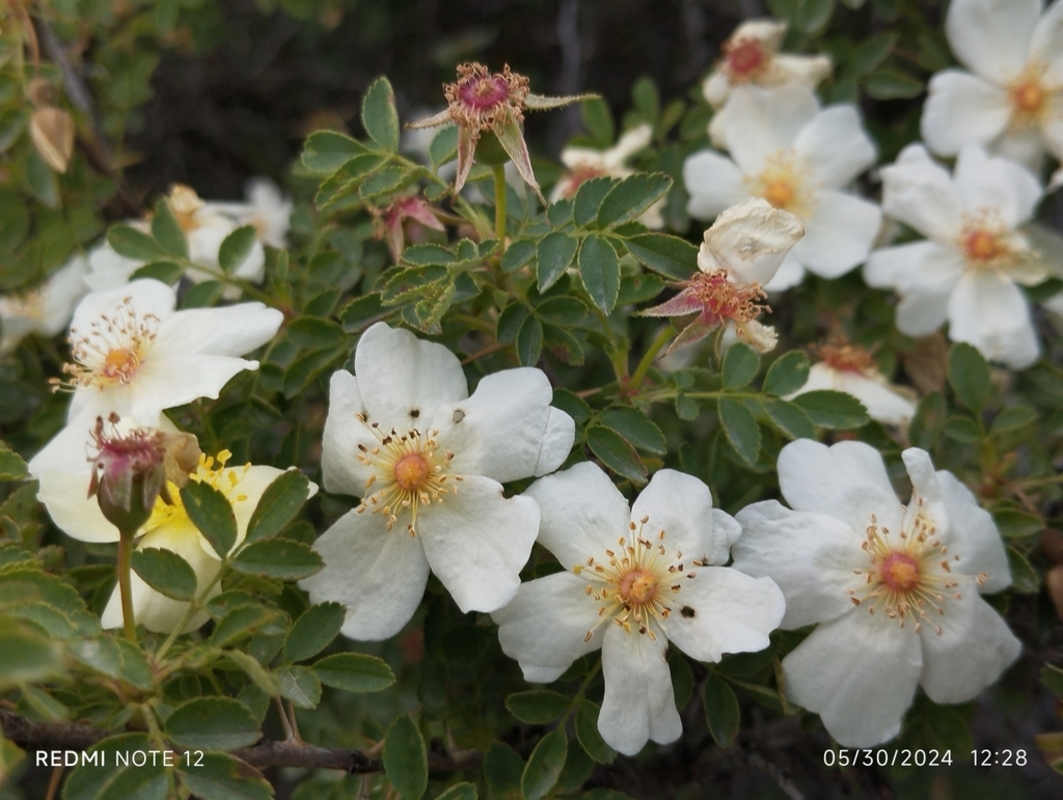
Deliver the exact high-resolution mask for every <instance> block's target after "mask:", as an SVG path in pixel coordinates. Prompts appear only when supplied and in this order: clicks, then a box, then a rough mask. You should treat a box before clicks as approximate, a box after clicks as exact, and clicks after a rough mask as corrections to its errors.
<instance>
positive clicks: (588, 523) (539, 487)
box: [524, 461, 631, 569]
mask: <svg viewBox="0 0 1063 800" xmlns="http://www.w3.org/2000/svg"><path fill="white" fill-rule="evenodd" d="M524 494H525V496H527V497H530V498H532V499H533V500H535V501H536V502H537V503H538V504H539V511H540V513H541V515H542V516H541V522H540V529H539V543H540V544H542V545H543V547H545V548H546V549H547V550H549V551H550V552H551V553H553V554H554V555H555V556H556V557H557V560H558V561H560V562H561V565H562V566H563V567H564V568H565V569H572V568H573V567H575V566H576V565H577V564H583V563H584V562H585V561H586V560H587V558H588V556H594V557H596V558H597V557H599V556H600V554H601V553H602V551H603V550H604V549H605V548H607V547H612V546H613V545H614V544H615V543H616V540H617V538H618V537H620V536H626V535H627V533H628V521H629V520H630V513H631V512H630V509H629V508H628V503H627V500H626V499H624V496H623V495H622V494H620V490H619V489H617V488H616V486H614V485H613V482H612V481H611V480H609V476H608V475H606V474H605V473H604V472H602V470H601V468H600V467H599V466H598V465H597V464H594V463H592V462H589V461H585V462H583V463H580V464H576V465H575V466H574V467H571V468H570V469H567V470H565V471H563V472H557V473H555V474H553V475H547V476H546V477H545V478H540V479H539V480H537V481H536V482H535V483H533V484H532V485H531V486H530V487H528V491H526V492H525V493H524Z"/></svg>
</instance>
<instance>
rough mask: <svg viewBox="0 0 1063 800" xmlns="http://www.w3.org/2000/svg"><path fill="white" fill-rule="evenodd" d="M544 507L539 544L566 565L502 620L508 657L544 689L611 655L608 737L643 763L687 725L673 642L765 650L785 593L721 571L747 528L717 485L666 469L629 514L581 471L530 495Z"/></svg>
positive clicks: (607, 487) (604, 721) (713, 653)
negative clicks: (675, 684) (646, 753)
mask: <svg viewBox="0 0 1063 800" xmlns="http://www.w3.org/2000/svg"><path fill="white" fill-rule="evenodd" d="M527 494H528V496H530V497H533V498H534V499H535V500H536V501H537V502H538V503H539V507H540V509H541V510H542V524H541V527H540V530H539V541H540V542H541V543H542V544H543V545H544V546H545V547H546V548H547V549H548V550H549V551H550V552H552V553H553V554H554V555H555V556H557V559H558V560H559V561H560V562H561V564H562V565H563V566H564V567H566V571H565V572H558V573H555V574H553V575H549V576H547V577H545V578H537V579H536V580H533V581H529V582H528V583H525V584H522V585H521V587H520V589H519V590H518V591H517V596H516V597H515V598H514V599H513V602H511V603H510V604H509V605H507V606H506V607H505V608H503V609H501V610H499V611H496V612H494V614H492V617H493V618H494V620H495V622H497V623H498V624H499V631H498V638H499V641H500V643H501V645H502V650H503V651H504V652H505V653H506V655H508V656H511V657H512V658H515V659H517V661H519V662H520V666H521V669H522V670H523V672H524V677H525V678H526V679H527V680H529V681H533V682H536V683H548V682H550V681H553V680H556V679H557V678H558V677H560V676H561V674H562V673H563V672H564V671H565V670H566V669H568V667H569V665H571V664H572V662H573V661H575V660H576V659H577V658H579V657H580V656H582V655H585V654H587V653H591V652H593V651H595V650H598V649H601V651H602V673H603V675H604V678H605V697H604V698H603V700H602V708H601V713H600V714H599V716H598V730H599V731H600V732H601V734H602V738H603V739H605V741H606V742H607V743H608V744H609V745H610V746H611V747H614V748H615V749H617V750H619V751H620V752H621V753H625V754H627V755H632V754H634V753H637V752H638V751H639V750H641V749H642V747H643V745H645V744H646V741H647V740H648V739H653V740H654V741H655V742H660V743H662V744H665V743H668V742H672V741H675V740H676V739H678V738H679V736H680V734H681V733H682V730H683V726H682V723H681V722H680V720H679V713H678V712H677V711H676V707H675V698H674V696H673V694H672V679H671V675H670V673H669V670H668V663H667V662H666V660H665V649H666V648H667V647H668V643H669V642H671V643H672V644H673V645H675V646H676V647H678V648H679V649H680V650H682V651H683V652H685V653H686V654H687V655H690V656H692V657H693V658H696V659H698V660H700V661H713V662H715V661H719V660H720V658H721V657H722V656H723V654H724V653H744V652H756V651H758V650H763V649H764V648H765V647H767V646H768V644H769V639H768V633H769V632H770V631H772V630H774V629H775V628H776V627H777V626H778V624H779V622H780V620H782V618H783V610H784V602H783V597H782V593H781V592H780V591H779V587H778V586H776V585H775V583H774V582H773V581H771V580H770V579H767V578H751V577H750V576H748V575H744V574H742V573H741V572H739V571H738V570H735V569H730V568H727V567H724V566H722V565H723V564H725V563H726V562H727V559H728V554H729V548H730V547H731V545H733V544H734V542H735V540H736V539H738V537H739V535H740V533H741V529H740V528H739V526H738V525H737V523H736V522H735V521H734V519H733V518H731V517H730V516H729V515H727V514H725V513H724V512H722V511H720V510H719V509H715V508H713V507H712V493H711V492H710V491H709V487H708V486H706V485H705V484H704V483H702V482H701V481H699V480H698V479H697V478H694V477H692V476H690V475H685V474H683V473H681V472H676V471H674V470H670V469H664V470H661V471H660V472H658V473H657V474H655V475H654V476H653V479H652V480H651V481H650V483H649V485H648V486H647V487H646V488H645V489H644V490H643V492H642V494H640V495H639V497H638V499H637V500H636V501H635V503H634V504H633V505H632V506H631V508H630V509H629V508H628V503H627V500H626V499H624V496H623V495H622V494H621V493H620V492H619V490H617V488H616V487H615V486H614V485H613V482H612V481H611V480H609V478H608V476H606V474H605V473H604V472H602V470H601V469H600V468H599V467H598V466H597V465H595V464H591V463H583V464H577V465H576V466H574V467H572V468H571V469H569V470H566V471H565V472H559V473H557V474H556V475H550V476H547V477H545V478H543V479H541V480H539V481H536V482H535V483H534V484H533V485H532V486H531V488H530V489H528V492H527Z"/></svg>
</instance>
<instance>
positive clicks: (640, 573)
mask: <svg viewBox="0 0 1063 800" xmlns="http://www.w3.org/2000/svg"><path fill="white" fill-rule="evenodd" d="M617 592H618V593H619V594H620V597H621V599H623V601H624V602H625V603H627V604H629V605H634V606H644V605H646V604H647V603H652V602H653V599H654V598H655V597H656V596H657V577H656V576H655V575H654V574H653V573H651V572H649V571H648V570H645V569H633V570H631V571H630V572H628V573H626V574H624V576H623V577H621V578H620V583H619V585H618V586H617Z"/></svg>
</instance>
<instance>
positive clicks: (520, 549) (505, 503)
mask: <svg viewBox="0 0 1063 800" xmlns="http://www.w3.org/2000/svg"><path fill="white" fill-rule="evenodd" d="M456 485H457V492H456V493H455V494H447V495H445V496H444V497H443V501H442V502H441V503H438V504H436V505H432V506H427V505H426V506H425V507H423V508H422V509H421V511H420V514H419V516H418V519H417V535H418V536H419V537H420V539H421V542H422V544H423V545H424V552H425V556H426V557H427V558H428V563H429V564H430V565H431V567H432V572H434V573H435V574H436V576H437V577H438V578H439V580H441V581H442V582H443V585H444V586H446V587H447V591H449V592H450V594H451V596H452V597H453V598H454V602H455V603H457V604H458V607H459V608H460V609H461V610H462V611H463V612H468V611H494V610H495V609H498V608H501V607H502V606H504V605H505V604H506V603H508V602H509V601H510V600H512V599H513V595H514V594H516V592H517V587H518V586H520V575H519V573H520V570H521V568H522V567H523V566H524V564H525V563H526V562H527V560H528V556H529V555H530V554H531V549H532V545H533V544H534V543H535V535H536V533H537V532H538V530H539V507H538V505H536V503H535V501H534V500H532V499H531V498H528V497H524V496H519V497H510V498H508V499H507V498H505V497H503V496H502V486H501V485H500V484H498V483H496V482H495V481H493V480H491V479H489V478H483V477H479V476H476V475H466V476H465V477H464V480H462V481H461V482H460V483H458V484H456ZM399 527H400V526H398V525H396V529H398V528H399ZM401 527H402V528H405V526H404V525H403V526H401Z"/></svg>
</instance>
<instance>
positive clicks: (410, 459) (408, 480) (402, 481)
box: [395, 453, 432, 492]
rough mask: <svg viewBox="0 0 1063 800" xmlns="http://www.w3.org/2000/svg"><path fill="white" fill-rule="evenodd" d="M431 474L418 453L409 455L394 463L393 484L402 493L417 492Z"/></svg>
mask: <svg viewBox="0 0 1063 800" xmlns="http://www.w3.org/2000/svg"><path fill="white" fill-rule="evenodd" d="M431 473H432V468H431V467H430V466H429V464H428V461H427V460H426V459H425V457H424V456H423V455H421V454H420V453H410V454H409V455H405V456H403V457H402V458H400V459H399V460H398V461H397V462H395V483H397V484H398V486H399V488H400V489H403V490H404V491H407V492H410V491H417V490H418V489H420V488H421V487H422V486H424V485H425V483H427V482H428V477H429V476H430V475H431Z"/></svg>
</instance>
